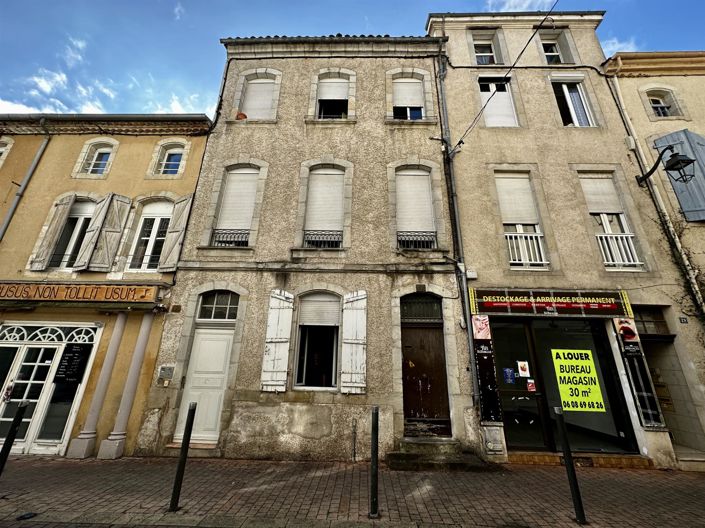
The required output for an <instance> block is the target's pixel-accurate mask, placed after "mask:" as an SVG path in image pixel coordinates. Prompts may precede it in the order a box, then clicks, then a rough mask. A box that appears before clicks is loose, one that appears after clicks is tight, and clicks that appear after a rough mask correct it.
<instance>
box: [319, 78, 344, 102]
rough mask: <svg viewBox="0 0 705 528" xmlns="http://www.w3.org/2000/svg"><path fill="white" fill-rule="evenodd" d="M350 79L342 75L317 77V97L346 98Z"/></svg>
mask: <svg viewBox="0 0 705 528" xmlns="http://www.w3.org/2000/svg"><path fill="white" fill-rule="evenodd" d="M349 86H350V81H348V80H347V79H343V78H342V77H334V78H332V79H319V81H318V99H347V98H348V87H349Z"/></svg>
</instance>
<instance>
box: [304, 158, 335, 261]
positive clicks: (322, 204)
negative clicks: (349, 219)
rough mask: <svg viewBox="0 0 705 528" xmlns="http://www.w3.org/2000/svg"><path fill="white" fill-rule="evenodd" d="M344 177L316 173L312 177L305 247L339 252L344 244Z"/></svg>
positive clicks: (329, 172)
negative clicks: (333, 249)
mask: <svg viewBox="0 0 705 528" xmlns="http://www.w3.org/2000/svg"><path fill="white" fill-rule="evenodd" d="M344 182H345V173H344V172H343V171H342V170H339V169H330V168H327V169H315V170H312V171H311V172H310V174H309V181H308V194H307V197H306V216H305V220H304V246H305V247H316V248H339V247H341V246H342V243H343V216H344Z"/></svg>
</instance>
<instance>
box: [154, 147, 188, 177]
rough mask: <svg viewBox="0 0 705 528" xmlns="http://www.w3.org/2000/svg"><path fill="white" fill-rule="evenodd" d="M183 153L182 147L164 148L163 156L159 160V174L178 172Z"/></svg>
mask: <svg viewBox="0 0 705 528" xmlns="http://www.w3.org/2000/svg"><path fill="white" fill-rule="evenodd" d="M183 155H184V149H183V147H171V148H169V149H164V156H163V157H162V159H161V160H160V161H159V174H178V172H179V168H180V167H181V158H182V157H183Z"/></svg>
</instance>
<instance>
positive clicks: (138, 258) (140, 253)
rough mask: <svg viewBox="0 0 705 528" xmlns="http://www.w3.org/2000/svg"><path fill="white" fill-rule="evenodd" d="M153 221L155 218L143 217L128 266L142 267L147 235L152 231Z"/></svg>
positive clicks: (147, 239)
mask: <svg viewBox="0 0 705 528" xmlns="http://www.w3.org/2000/svg"><path fill="white" fill-rule="evenodd" d="M154 221H155V218H145V219H143V220H142V229H141V230H140V234H139V238H138V239H137V245H136V246H135V251H134V253H133V255H132V261H131V262H130V268H141V267H142V262H143V261H144V256H145V254H146V253H147V245H148V244H149V237H150V235H151V233H152V228H153V227H154Z"/></svg>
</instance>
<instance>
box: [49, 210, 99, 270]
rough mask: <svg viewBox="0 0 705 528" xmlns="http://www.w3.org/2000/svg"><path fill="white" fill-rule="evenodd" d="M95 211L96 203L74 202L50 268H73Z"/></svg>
mask: <svg viewBox="0 0 705 528" xmlns="http://www.w3.org/2000/svg"><path fill="white" fill-rule="evenodd" d="M94 210H95V203H94V202H74V203H73V205H72V206H71V210H70V212H69V215H68V218H67V219H66V222H65V223H64V226H63V229H62V230H61V235H60V236H59V239H58V241H57V243H56V247H55V248H54V253H53V254H52V256H51V258H50V259H49V267H52V268H72V267H73V265H74V263H75V262H76V257H77V256H78V253H79V250H80V249H81V245H82V244H83V240H84V239H85V237H86V231H87V230H88V225H89V223H90V221H91V216H92V215H93V211H94Z"/></svg>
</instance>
